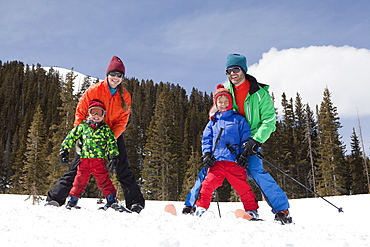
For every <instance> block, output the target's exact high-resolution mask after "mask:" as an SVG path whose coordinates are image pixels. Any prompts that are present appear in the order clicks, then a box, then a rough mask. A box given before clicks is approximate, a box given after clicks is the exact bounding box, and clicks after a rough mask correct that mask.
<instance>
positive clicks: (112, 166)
mask: <svg viewBox="0 0 370 247" xmlns="http://www.w3.org/2000/svg"><path fill="white" fill-rule="evenodd" d="M117 165H118V157H117V156H113V157H112V158H111V159H110V161H109V164H108V170H109V171H110V172H111V173H115V172H116V167H117Z"/></svg>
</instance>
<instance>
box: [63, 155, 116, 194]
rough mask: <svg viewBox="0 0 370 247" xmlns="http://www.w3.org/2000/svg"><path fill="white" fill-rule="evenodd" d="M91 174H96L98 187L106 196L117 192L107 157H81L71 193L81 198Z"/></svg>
mask: <svg viewBox="0 0 370 247" xmlns="http://www.w3.org/2000/svg"><path fill="white" fill-rule="evenodd" d="M91 174H93V175H94V177H95V179H96V183H97V184H98V188H99V189H100V190H101V191H102V192H103V194H104V197H107V196H108V195H109V194H112V193H114V194H116V193H117V191H116V188H114V186H113V183H112V181H111V180H110V178H109V174H108V170H107V168H106V161H105V159H100V158H99V159H87V158H81V162H80V164H79V165H78V168H77V175H76V177H75V180H74V181H73V188H72V189H71V191H70V194H71V195H73V196H76V197H78V198H80V197H81V194H82V192H84V191H85V188H86V186H87V183H88V182H89V180H90V175H91Z"/></svg>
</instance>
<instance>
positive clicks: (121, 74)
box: [108, 71, 123, 78]
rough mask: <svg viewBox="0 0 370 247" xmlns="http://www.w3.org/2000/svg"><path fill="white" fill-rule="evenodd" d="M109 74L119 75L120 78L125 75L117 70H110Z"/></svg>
mask: <svg viewBox="0 0 370 247" xmlns="http://www.w3.org/2000/svg"><path fill="white" fill-rule="evenodd" d="M108 75H110V76H117V77H118V78H122V77H123V73H121V72H115V71H111V72H109V73H108Z"/></svg>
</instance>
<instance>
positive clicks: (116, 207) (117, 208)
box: [111, 203, 132, 214]
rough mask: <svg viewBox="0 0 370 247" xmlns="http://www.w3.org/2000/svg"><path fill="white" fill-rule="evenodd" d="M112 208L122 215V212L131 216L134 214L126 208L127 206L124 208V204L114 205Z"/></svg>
mask: <svg viewBox="0 0 370 247" xmlns="http://www.w3.org/2000/svg"><path fill="white" fill-rule="evenodd" d="M111 208H112V209H114V210H116V211H118V212H120V213H122V212H125V213H129V214H131V213H132V211H131V210H129V209H128V208H126V207H125V206H123V205H122V204H119V203H113V204H112V206H111Z"/></svg>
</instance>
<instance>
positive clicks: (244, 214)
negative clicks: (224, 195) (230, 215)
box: [235, 209, 255, 220]
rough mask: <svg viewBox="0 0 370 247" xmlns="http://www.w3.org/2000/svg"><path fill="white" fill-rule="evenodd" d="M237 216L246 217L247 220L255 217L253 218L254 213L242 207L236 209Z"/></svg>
mask: <svg viewBox="0 0 370 247" xmlns="http://www.w3.org/2000/svg"><path fill="white" fill-rule="evenodd" d="M235 217H236V218H242V219H245V220H252V219H255V218H253V216H252V215H250V214H248V213H247V212H245V211H244V210H242V209H237V210H235Z"/></svg>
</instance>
